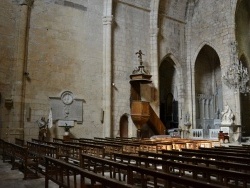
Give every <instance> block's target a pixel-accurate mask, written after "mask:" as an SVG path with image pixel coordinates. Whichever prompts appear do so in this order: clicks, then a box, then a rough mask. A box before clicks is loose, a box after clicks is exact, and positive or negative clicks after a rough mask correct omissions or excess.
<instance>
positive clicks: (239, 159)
mask: <svg viewBox="0 0 250 188" xmlns="http://www.w3.org/2000/svg"><path fill="white" fill-rule="evenodd" d="M197 151H199V150H195V151H176V150H172V151H170V150H162V153H163V154H168V155H181V156H189V157H196V158H204V159H213V160H218V161H227V162H235V163H243V164H250V159H249V158H244V157H237V156H229V155H220V154H210V153H208V152H206V153H201V152H197Z"/></svg>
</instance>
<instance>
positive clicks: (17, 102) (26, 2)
mask: <svg viewBox="0 0 250 188" xmlns="http://www.w3.org/2000/svg"><path fill="white" fill-rule="evenodd" d="M33 2H34V0H21V1H19V2H18V4H19V5H20V15H19V20H18V22H17V23H18V26H17V28H18V30H17V53H16V61H15V63H14V64H15V65H14V67H15V68H14V72H15V76H14V82H15V83H14V85H15V86H13V87H14V88H15V89H14V90H13V94H12V95H13V102H14V107H13V110H14V114H15V116H16V117H15V118H14V117H13V124H12V125H11V126H9V128H8V133H6V134H7V137H8V140H9V141H13V140H14V138H15V137H16V138H21V139H25V134H24V133H25V132H24V128H25V121H26V119H25V97H26V82H27V76H28V74H27V73H28V70H27V63H28V42H29V25H30V15H31V7H32V5H33ZM14 119H15V120H14Z"/></svg>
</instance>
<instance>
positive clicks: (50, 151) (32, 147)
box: [27, 141, 58, 173]
mask: <svg viewBox="0 0 250 188" xmlns="http://www.w3.org/2000/svg"><path fill="white" fill-rule="evenodd" d="M27 148H28V151H29V152H30V153H31V154H32V155H34V156H36V157H37V160H38V163H39V165H41V166H43V167H45V156H49V157H54V158H57V153H58V152H57V148H56V147H54V146H50V145H46V144H38V143H34V142H29V141H27ZM41 172H42V171H41ZM42 173H43V172H42Z"/></svg>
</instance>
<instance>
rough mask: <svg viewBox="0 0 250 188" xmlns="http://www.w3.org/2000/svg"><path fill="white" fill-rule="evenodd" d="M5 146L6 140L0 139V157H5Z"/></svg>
mask: <svg viewBox="0 0 250 188" xmlns="http://www.w3.org/2000/svg"><path fill="white" fill-rule="evenodd" d="M3 145H4V140H3V139H0V155H3Z"/></svg>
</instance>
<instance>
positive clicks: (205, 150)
mask: <svg viewBox="0 0 250 188" xmlns="http://www.w3.org/2000/svg"><path fill="white" fill-rule="evenodd" d="M182 151H188V152H189V151H190V152H196V153H205V154H207V153H209V154H215V155H223V156H235V157H242V158H249V159H250V155H249V154H246V153H239V152H233V151H218V150H215V149H213V148H200V149H199V150H194V149H182ZM249 161H250V160H249Z"/></svg>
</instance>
